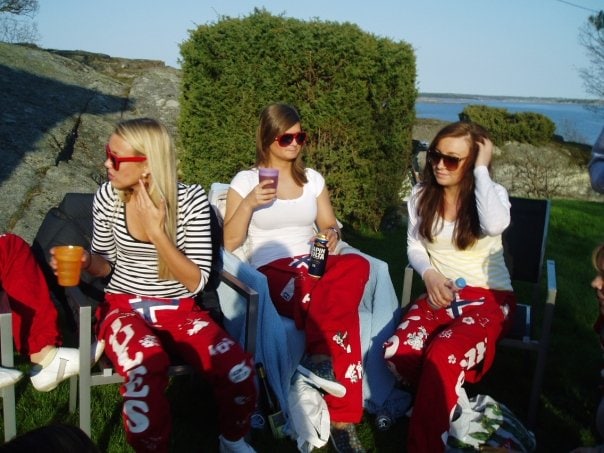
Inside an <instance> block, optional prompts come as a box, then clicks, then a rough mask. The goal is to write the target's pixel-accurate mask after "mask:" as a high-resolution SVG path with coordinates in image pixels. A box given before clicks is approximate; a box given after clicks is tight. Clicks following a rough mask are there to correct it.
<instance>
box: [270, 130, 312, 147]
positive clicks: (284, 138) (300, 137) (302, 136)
mask: <svg viewBox="0 0 604 453" xmlns="http://www.w3.org/2000/svg"><path fill="white" fill-rule="evenodd" d="M294 139H296V143H298V145H303V144H304V142H305V141H306V132H296V133H294V134H281V135H279V136H277V138H275V141H276V142H277V143H279V146H280V147H281V148H285V147H286V146H289V145H291V144H292V142H293V141H294Z"/></svg>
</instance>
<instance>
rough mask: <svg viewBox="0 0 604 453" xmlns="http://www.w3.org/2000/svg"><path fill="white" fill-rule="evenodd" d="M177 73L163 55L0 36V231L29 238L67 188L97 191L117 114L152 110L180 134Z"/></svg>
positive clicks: (124, 115) (126, 115) (143, 113)
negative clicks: (9, 40) (95, 50)
mask: <svg viewBox="0 0 604 453" xmlns="http://www.w3.org/2000/svg"><path fill="white" fill-rule="evenodd" d="M179 73H180V71H178V70H177V69H174V68H170V67H166V66H165V65H164V63H163V62H159V61H150V60H126V59H119V58H111V57H109V56H106V55H99V54H91V53H87V52H77V51H75V52H71V51H49V50H42V49H39V48H35V47H29V46H20V45H14V44H5V43H0V105H2V108H1V110H0V155H1V156H2V158H1V159H0V195H1V196H0V232H1V231H12V232H14V233H16V234H19V235H21V236H23V237H24V238H25V239H26V240H27V241H29V242H30V243H31V241H32V240H33V238H34V236H35V234H36V231H37V229H38V227H39V226H40V223H41V222H42V220H43V218H44V215H45V213H46V212H47V211H48V209H49V208H50V207H52V206H56V205H57V204H58V203H59V202H60V201H61V199H62V198H63V196H64V194H65V193H67V192H93V191H95V190H96V188H97V187H98V184H99V183H100V182H101V181H103V180H104V178H105V170H104V167H103V162H104V159H105V150H104V144H105V143H106V141H107V139H108V137H109V135H110V134H111V131H112V129H113V126H114V124H115V123H116V122H117V121H119V120H120V119H122V118H131V117H138V116H150V117H154V118H157V119H159V120H161V121H163V122H164V123H165V124H166V125H167V126H168V128H169V129H170V130H171V132H172V133H173V134H176V130H177V128H176V122H177V119H178V108H179V105H178V92H179V89H180V74H179Z"/></svg>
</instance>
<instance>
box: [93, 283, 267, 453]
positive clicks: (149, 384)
mask: <svg viewBox="0 0 604 453" xmlns="http://www.w3.org/2000/svg"><path fill="white" fill-rule="evenodd" d="M135 310H136V311H135ZM97 314H98V316H99V317H98V319H101V320H102V322H101V324H100V327H99V338H102V339H104V340H105V353H106V354H107V356H108V357H109V359H110V360H111V362H112V363H113V365H114V366H115V368H116V370H117V371H118V373H119V374H120V375H121V376H123V377H124V379H125V383H124V384H123V385H122V387H121V389H120V393H121V394H122V396H123V397H124V406H123V410H122V418H123V421H124V426H125V430H126V437H127V440H128V442H129V443H130V445H131V446H132V447H133V448H134V449H135V450H136V451H137V452H144V451H153V452H167V451H168V448H169V441H170V432H171V419H170V403H169V401H168V399H167V397H166V395H165V389H166V387H167V385H168V374H167V372H168V367H169V365H170V357H169V354H170V353H174V354H177V355H178V356H179V357H181V358H182V359H183V360H185V361H186V362H187V363H188V364H189V365H191V366H193V367H194V368H195V369H196V370H199V371H200V372H201V374H202V375H203V376H204V378H205V379H207V380H208V382H209V383H210V384H211V385H212V387H213V390H214V396H215V399H216V403H217V406H218V419H219V420H218V421H219V429H220V432H221V434H222V435H224V437H226V438H227V439H230V440H235V439H239V438H241V437H243V436H244V435H245V434H246V433H247V432H248V430H249V427H250V425H249V422H250V416H251V414H252V412H253V411H254V408H255V406H256V384H255V381H254V375H255V373H254V366H253V364H252V360H251V356H250V355H249V354H247V353H246V352H244V351H243V349H242V347H241V346H240V345H239V343H237V342H236V341H234V340H233V339H232V338H231V337H230V336H229V334H227V333H226V332H225V331H224V330H223V329H222V328H221V327H220V326H219V325H218V324H217V323H216V322H214V321H213V320H212V318H211V317H210V315H209V314H208V312H207V311H205V310H201V309H200V308H199V307H198V306H197V305H196V304H195V302H194V300H193V299H191V298H184V299H154V298H143V300H141V299H140V298H136V297H134V296H131V295H127V294H107V295H106V303H104V304H101V306H100V307H99V309H98V313H97Z"/></svg>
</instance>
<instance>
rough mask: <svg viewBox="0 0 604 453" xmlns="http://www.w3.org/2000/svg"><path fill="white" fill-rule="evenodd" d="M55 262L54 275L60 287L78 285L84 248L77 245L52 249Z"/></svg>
mask: <svg viewBox="0 0 604 453" xmlns="http://www.w3.org/2000/svg"><path fill="white" fill-rule="evenodd" d="M52 251H53V255H54V258H55V260H56V272H55V273H56V275H57V278H58V280H59V285H61V286H77V285H78V284H79V283H80V272H81V269H82V256H83V254H84V248H83V247H80V246H79V245H59V246H56V247H53V250H52Z"/></svg>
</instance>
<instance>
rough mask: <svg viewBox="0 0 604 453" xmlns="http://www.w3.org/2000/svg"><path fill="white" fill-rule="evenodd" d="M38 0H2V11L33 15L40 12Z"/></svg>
mask: <svg viewBox="0 0 604 453" xmlns="http://www.w3.org/2000/svg"><path fill="white" fill-rule="evenodd" d="M38 7H39V4H38V0H0V13H9V14H14V15H15V16H30V17H33V16H34V15H35V14H36V13H37V12H38Z"/></svg>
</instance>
